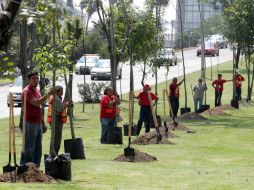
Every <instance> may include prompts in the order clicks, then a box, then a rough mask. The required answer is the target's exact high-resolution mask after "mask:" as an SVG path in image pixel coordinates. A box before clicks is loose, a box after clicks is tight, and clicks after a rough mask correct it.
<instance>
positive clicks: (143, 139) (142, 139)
mask: <svg viewBox="0 0 254 190" xmlns="http://www.w3.org/2000/svg"><path fill="white" fill-rule="evenodd" d="M160 134H161V135H162V140H161V142H159V143H157V132H156V131H155V130H153V131H150V132H149V133H145V134H143V135H140V136H139V137H138V138H136V139H134V140H133V141H132V144H138V145H149V144H175V143H174V142H172V141H169V140H168V139H167V138H168V137H172V138H173V137H176V135H175V134H174V133H171V132H168V137H166V135H165V128H164V129H162V127H160Z"/></svg>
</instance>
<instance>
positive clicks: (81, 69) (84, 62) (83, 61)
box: [75, 54, 102, 75]
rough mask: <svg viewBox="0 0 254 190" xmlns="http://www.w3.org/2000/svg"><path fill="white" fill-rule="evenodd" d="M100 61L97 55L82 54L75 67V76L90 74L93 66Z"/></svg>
mask: <svg viewBox="0 0 254 190" xmlns="http://www.w3.org/2000/svg"><path fill="white" fill-rule="evenodd" d="M100 59H102V58H101V57H100V56H99V55H97V54H84V55H83V56H82V57H81V58H80V59H79V60H78V62H77V64H76V65H75V73H76V74H82V75H84V74H90V73H91V69H92V68H93V67H94V66H95V64H96V63H97V62H98V61H99V60H100Z"/></svg>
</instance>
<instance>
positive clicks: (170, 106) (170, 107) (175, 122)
mask: <svg viewBox="0 0 254 190" xmlns="http://www.w3.org/2000/svg"><path fill="white" fill-rule="evenodd" d="M164 90H165V92H166V94H168V91H167V90H166V89H164ZM167 98H168V105H169V111H170V113H171V117H172V119H173V122H174V128H173V130H175V129H176V127H177V126H178V122H177V121H176V119H175V116H174V113H173V109H172V105H171V102H170V99H169V97H168V96H167Z"/></svg>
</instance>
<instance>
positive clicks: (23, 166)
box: [17, 164, 28, 174]
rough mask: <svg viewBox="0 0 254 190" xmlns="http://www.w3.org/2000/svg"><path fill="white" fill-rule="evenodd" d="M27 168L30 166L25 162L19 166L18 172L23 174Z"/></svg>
mask: <svg viewBox="0 0 254 190" xmlns="http://www.w3.org/2000/svg"><path fill="white" fill-rule="evenodd" d="M27 169H28V166H27V165H26V164H23V165H21V166H19V167H18V170H17V174H22V173H24V172H25V171H27Z"/></svg>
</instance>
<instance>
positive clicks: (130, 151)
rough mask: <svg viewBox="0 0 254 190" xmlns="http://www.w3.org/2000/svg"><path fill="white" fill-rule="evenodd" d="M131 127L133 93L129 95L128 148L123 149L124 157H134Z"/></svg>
mask: <svg viewBox="0 0 254 190" xmlns="http://www.w3.org/2000/svg"><path fill="white" fill-rule="evenodd" d="M132 125H133V92H132V91H130V93H129V126H128V140H129V142H128V147H127V148H125V149H124V156H133V157H134V156H135V154H134V148H131V147H130V145H131V129H132Z"/></svg>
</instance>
